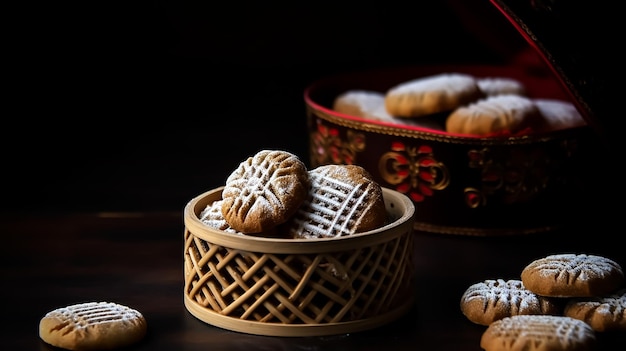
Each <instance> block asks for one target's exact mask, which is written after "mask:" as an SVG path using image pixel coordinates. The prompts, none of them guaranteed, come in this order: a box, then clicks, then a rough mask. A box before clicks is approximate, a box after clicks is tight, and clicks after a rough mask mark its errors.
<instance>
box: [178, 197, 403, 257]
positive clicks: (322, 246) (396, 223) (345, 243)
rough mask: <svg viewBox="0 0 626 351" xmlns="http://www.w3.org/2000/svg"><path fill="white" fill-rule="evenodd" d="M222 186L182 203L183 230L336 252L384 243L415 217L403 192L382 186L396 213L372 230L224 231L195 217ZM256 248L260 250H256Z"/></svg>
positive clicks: (279, 249)
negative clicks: (276, 234) (324, 234)
mask: <svg viewBox="0 0 626 351" xmlns="http://www.w3.org/2000/svg"><path fill="white" fill-rule="evenodd" d="M223 189H224V186H220V187H218V188H214V189H211V190H209V191H206V192H204V193H202V194H200V195H198V196H196V197H194V198H193V199H191V200H190V201H189V202H188V203H187V204H186V205H185V209H184V222H185V230H186V231H189V232H191V233H192V234H193V235H194V236H197V237H199V238H201V239H203V240H206V241H208V242H211V243H214V244H218V245H221V246H224V247H229V248H235V249H240V250H245V251H251V252H259V251H262V252H267V253H322V252H337V251H344V250H350V249H354V248H359V247H363V246H372V245H376V244H379V243H383V242H387V241H389V240H391V239H393V238H396V237H399V236H401V235H403V234H406V232H407V231H412V230H413V221H414V216H415V205H414V204H413V202H412V201H411V200H410V199H409V198H408V197H407V196H406V195H404V194H402V193H400V192H398V191H396V190H393V189H389V188H386V187H382V191H383V198H384V199H385V202H386V204H387V203H393V207H394V208H395V210H397V211H398V212H399V213H400V215H399V216H398V217H397V218H395V219H394V220H393V222H391V223H388V224H386V225H384V226H383V227H380V228H377V229H374V230H370V231H366V232H362V233H357V234H352V235H349V236H343V237H338V238H319V239H289V238H269V237H257V236H249V235H237V234H232V233H227V232H224V231H221V230H218V229H215V228H211V227H209V226H207V225H206V224H204V223H202V221H200V218H198V214H199V213H200V211H201V210H202V209H204V207H205V206H206V204H208V203H209V202H210V199H213V201H214V200H215V199H217V198H221V192H222V190H223ZM260 248H263V249H262V250H260Z"/></svg>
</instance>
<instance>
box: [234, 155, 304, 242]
mask: <svg viewBox="0 0 626 351" xmlns="http://www.w3.org/2000/svg"><path fill="white" fill-rule="evenodd" d="M309 184H310V182H309V174H308V169H307V167H306V165H305V164H304V162H302V160H300V158H298V156H296V155H294V154H292V153H290V152H287V151H283V150H261V151H259V152H257V153H256V154H255V155H254V156H251V157H248V158H247V159H246V160H245V161H243V162H241V163H240V164H239V166H238V167H237V168H236V169H235V170H234V171H233V172H232V173H231V174H230V175H229V176H228V178H227V179H226V184H225V186H224V189H223V190H222V200H223V201H222V215H223V216H224V219H225V220H226V221H227V222H228V224H229V225H230V227H231V228H233V229H234V230H236V231H239V232H242V233H245V234H249V233H262V232H268V231H271V230H273V229H275V228H276V227H277V226H278V225H280V224H282V223H284V222H286V221H287V220H288V219H289V218H290V217H291V216H292V215H293V214H294V213H295V212H296V211H297V210H298V208H299V207H300V205H301V204H302V202H303V201H304V200H305V198H306V197H307V194H308V191H309Z"/></svg>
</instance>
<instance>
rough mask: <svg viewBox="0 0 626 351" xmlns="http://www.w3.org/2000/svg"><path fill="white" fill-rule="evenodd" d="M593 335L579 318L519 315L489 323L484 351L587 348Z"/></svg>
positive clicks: (575, 350)
mask: <svg viewBox="0 0 626 351" xmlns="http://www.w3.org/2000/svg"><path fill="white" fill-rule="evenodd" d="M596 343H597V341H596V334H595V332H594V330H593V329H591V327H590V326H589V325H588V324H587V323H585V322H583V321H580V320H578V319H574V318H570V317H565V316H548V315H545V316H544V315H518V316H511V317H505V318H502V319H500V320H498V321H495V322H493V323H491V324H490V325H489V326H488V327H487V329H486V330H485V331H484V332H483V334H482V337H481V339H480V347H481V348H482V349H483V350H485V351H588V350H593V349H594V347H595V345H596Z"/></svg>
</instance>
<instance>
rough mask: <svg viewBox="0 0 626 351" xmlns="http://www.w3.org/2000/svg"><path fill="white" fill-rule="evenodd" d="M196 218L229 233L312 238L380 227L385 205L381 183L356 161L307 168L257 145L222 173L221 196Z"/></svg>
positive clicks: (283, 153) (292, 157)
mask: <svg viewBox="0 0 626 351" xmlns="http://www.w3.org/2000/svg"><path fill="white" fill-rule="evenodd" d="M199 218H200V220H201V221H202V222H203V223H204V224H206V225H208V226H210V227H212V228H215V229H219V230H222V231H225V232H229V233H235V234H241V235H257V236H271V237H283V238H294V239H315V238H334V237H339V236H345V235H351V234H355V233H361V232H365V231H369V230H373V229H376V228H379V227H382V226H383V225H385V224H386V222H387V211H386V208H385V203H384V199H383V192H382V188H381V187H380V185H379V184H378V183H377V182H376V181H374V179H373V178H372V176H371V174H370V173H368V172H367V171H366V170H365V169H364V168H362V167H361V166H356V165H325V166H319V167H317V168H315V169H311V170H309V169H307V167H306V166H305V164H304V163H303V162H302V161H301V160H300V159H299V158H298V157H297V156H296V155H294V154H292V153H289V152H287V151H282V150H261V151H259V152H258V153H256V154H255V155H254V156H251V157H249V158H248V159H246V160H245V161H244V162H241V163H240V164H239V166H238V167H237V169H235V170H234V171H233V172H232V173H231V174H230V175H229V176H228V178H227V179H226V184H225V186H224V189H223V190H222V198H221V200H219V201H214V202H212V203H210V204H208V205H207V206H206V208H205V209H204V210H203V211H202V212H201V213H200V216H199Z"/></svg>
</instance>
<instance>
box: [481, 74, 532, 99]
mask: <svg viewBox="0 0 626 351" xmlns="http://www.w3.org/2000/svg"><path fill="white" fill-rule="evenodd" d="M476 83H477V84H478V87H479V88H480V90H482V92H483V93H484V94H485V96H494V95H501V94H515V95H526V86H524V83H522V82H520V81H519V80H517V79H514V78H510V77H477V78H476Z"/></svg>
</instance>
